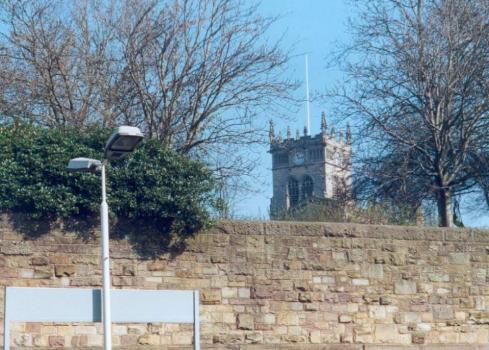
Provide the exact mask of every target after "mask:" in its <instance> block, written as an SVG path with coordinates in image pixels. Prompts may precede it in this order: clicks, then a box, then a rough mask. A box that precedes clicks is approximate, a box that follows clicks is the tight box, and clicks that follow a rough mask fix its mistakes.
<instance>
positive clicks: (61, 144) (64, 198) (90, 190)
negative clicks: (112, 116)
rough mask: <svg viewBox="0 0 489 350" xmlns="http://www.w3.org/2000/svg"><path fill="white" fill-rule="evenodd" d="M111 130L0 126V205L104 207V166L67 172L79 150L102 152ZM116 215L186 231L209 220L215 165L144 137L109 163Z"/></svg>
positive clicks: (59, 212)
mask: <svg viewBox="0 0 489 350" xmlns="http://www.w3.org/2000/svg"><path fill="white" fill-rule="evenodd" d="M109 134H110V130H103V129H100V128H94V129H92V130H88V131H87V130H85V131H84V132H83V133H81V132H79V131H78V130H76V129H73V128H63V129H47V128H43V127H39V126H33V125H28V124H18V123H17V124H9V125H2V126H0V210H1V211H2V212H20V213H25V214H28V215H29V216H31V217H32V218H36V219H58V218H72V217H78V218H79V217H88V216H93V215H94V214H97V215H98V213H99V205H100V198H101V195H100V174H90V173H69V172H67V171H66V166H67V164H68V161H69V160H70V159H71V158H74V157H90V158H97V159H101V158H102V156H103V148H104V145H105V141H106V140H107V138H108V136H109ZM107 179H108V184H107V191H108V202H109V207H110V210H111V215H112V217H113V218H114V217H119V218H127V219H129V220H132V221H135V222H138V221H139V222H145V223H153V224H156V225H163V226H165V228H166V229H165V230H164V231H165V232H167V230H168V227H171V228H172V231H174V232H175V231H176V232H179V233H183V234H187V233H191V232H194V231H196V230H199V229H201V228H202V227H204V226H206V224H207V223H208V222H209V220H210V215H209V210H210V209H211V208H212V207H213V204H214V193H215V191H214V181H213V177H212V174H211V172H210V171H209V170H208V169H207V168H206V167H205V166H204V165H203V164H201V163H200V162H196V161H194V160H191V159H189V158H187V157H184V156H181V155H178V154H176V153H174V152H172V151H170V150H168V149H165V148H163V147H161V145H160V144H159V143H158V142H156V141H152V140H146V141H145V142H143V144H142V145H141V146H140V147H139V148H138V149H137V150H136V151H135V152H134V153H133V154H132V155H131V156H129V157H128V158H127V159H124V160H122V161H118V162H112V163H111V164H110V165H109V166H108V168H107Z"/></svg>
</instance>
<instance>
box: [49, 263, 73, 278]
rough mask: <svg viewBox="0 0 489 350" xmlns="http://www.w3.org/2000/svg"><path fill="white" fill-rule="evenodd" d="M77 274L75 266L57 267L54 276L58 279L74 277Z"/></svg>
mask: <svg viewBox="0 0 489 350" xmlns="http://www.w3.org/2000/svg"><path fill="white" fill-rule="evenodd" d="M75 272H76V267H75V265H56V266H55V268H54V275H55V276H56V277H63V276H74V275H75Z"/></svg>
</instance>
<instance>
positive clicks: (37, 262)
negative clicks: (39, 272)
mask: <svg viewBox="0 0 489 350" xmlns="http://www.w3.org/2000/svg"><path fill="white" fill-rule="evenodd" d="M48 264H49V259H48V258H47V257H45V256H37V257H34V258H32V259H31V265H33V266H45V265H48Z"/></svg>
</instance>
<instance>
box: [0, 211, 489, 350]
mask: <svg viewBox="0 0 489 350" xmlns="http://www.w3.org/2000/svg"><path fill="white" fill-rule="evenodd" d="M187 244H188V245H187V247H186V249H185V250H184V251H183V252H181V253H179V254H177V255H175V256H173V255H170V254H166V255H163V256H161V257H160V258H158V259H150V260H145V259H141V258H140V257H139V256H138V255H137V254H136V253H135V251H134V250H133V248H132V246H131V244H130V243H129V242H127V241H125V240H113V241H111V255H112V276H113V278H112V283H113V286H114V288H144V289H200V291H201V340H202V343H203V348H207V349H318V350H319V349H323V350H336V349H345V350H378V349H383V350H401V349H415V350H422V349H425V350H430V349H441V348H443V349H453V350H455V349H464V350H465V349H474V350H482V349H489V346H488V345H487V344H488V343H489V306H488V305H489V285H488V279H489V277H488V267H489V234H488V233H487V232H484V231H477V230H443V229H429V228H426V229H423V228H417V227H393V226H368V225H355V224H329V223H290V222H283V223H279V222H221V223H219V224H218V225H217V226H216V227H215V228H213V229H211V230H209V231H208V232H205V233H201V234H199V235H197V236H196V237H194V238H191V239H189V240H188V242H187ZM99 250H100V249H99V241H98V239H97V233H96V232H94V233H91V234H90V233H88V234H87V235H84V237H83V238H79V237H78V234H77V233H72V232H68V231H64V230H62V229H54V230H53V231H52V232H50V233H49V234H47V235H44V236H41V237H39V238H37V239H25V238H23V236H22V235H21V234H19V233H17V232H15V230H14V229H13V227H12V225H11V224H10V223H9V220H8V219H7V218H6V217H3V218H2V220H1V222H0V284H1V286H43V287H46V286H49V287H78V288H80V287H87V288H89V287H99V286H100V285H101V272H100V264H99ZM0 290H1V292H0V297H1V298H3V296H4V288H2V289H0ZM40 302H42V301H40ZM0 305H2V306H1V307H0V314H1V312H3V303H1V304H0ZM113 333H114V345H115V346H119V347H120V348H124V349H139V348H140V349H186V348H189V345H190V344H191V341H192V327H191V326H189V325H168V324H166V325H165V324H134V325H127V324H117V325H114V327H113ZM11 336H12V344H13V345H15V346H17V347H18V348H32V347H35V348H39V349H42V348H51V349H52V348H63V347H65V348H90V349H93V348H99V347H100V346H101V344H102V326H101V324H55V323H50V324H36V323H16V324H14V325H13V326H12V335H11Z"/></svg>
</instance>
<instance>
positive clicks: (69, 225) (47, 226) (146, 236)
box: [4, 213, 196, 259]
mask: <svg viewBox="0 0 489 350" xmlns="http://www.w3.org/2000/svg"><path fill="white" fill-rule="evenodd" d="M5 218H6V219H7V220H8V222H9V223H10V224H11V225H12V227H13V228H14V229H15V231H16V232H18V233H20V234H22V235H23V236H24V238H25V239H27V240H35V239H37V238H39V237H41V236H42V235H44V234H47V233H49V232H52V231H53V230H56V229H58V230H61V231H65V232H72V233H75V234H76V235H77V237H78V238H79V239H81V240H83V241H85V242H88V241H91V240H95V239H96V238H97V236H98V232H99V229H100V219H99V218H98V217H84V218H81V219H76V218H73V219H69V220H63V221H60V220H49V219H46V218H42V219H36V218H32V217H30V216H28V215H26V214H19V213H10V214H7V215H6V216H4V219H5ZM195 233H196V232H189V233H187V234H185V235H182V234H178V233H175V232H174V231H173V230H172V222H171V221H169V220H159V221H150V220H144V221H143V220H140V221H137V222H134V221H128V220H122V219H119V220H112V221H111V227H110V238H111V239H116V240H124V239H127V241H128V242H129V243H130V244H131V246H132V248H133V249H134V251H135V252H136V253H137V254H138V255H139V257H140V258H142V259H153V258H156V257H158V256H161V255H167V254H169V255H170V258H172V259H173V258H175V257H176V256H178V255H180V254H181V253H183V252H184V251H185V249H186V247H187V239H188V238H190V237H192V236H193V235H194V234H195Z"/></svg>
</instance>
